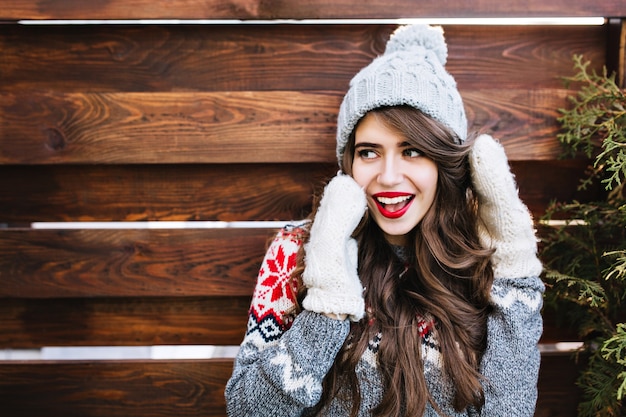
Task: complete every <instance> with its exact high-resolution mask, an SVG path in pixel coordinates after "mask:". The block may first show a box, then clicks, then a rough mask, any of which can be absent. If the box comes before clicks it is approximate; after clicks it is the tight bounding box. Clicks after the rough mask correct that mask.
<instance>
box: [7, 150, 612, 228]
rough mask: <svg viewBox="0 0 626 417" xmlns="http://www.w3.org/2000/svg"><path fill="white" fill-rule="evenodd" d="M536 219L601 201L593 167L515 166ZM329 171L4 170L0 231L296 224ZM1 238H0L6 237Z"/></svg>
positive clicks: (307, 167) (577, 163)
mask: <svg viewBox="0 0 626 417" xmlns="http://www.w3.org/2000/svg"><path fill="white" fill-rule="evenodd" d="M511 166H512V169H513V171H514V173H515V175H516V179H517V182H518V186H519V188H520V194H521V197H522V199H523V200H524V202H525V203H526V204H527V205H528V207H529V208H530V210H531V211H532V212H533V213H534V215H535V217H537V218H538V217H540V216H541V215H543V214H544V213H545V210H546V207H547V205H548V204H549V203H550V201H551V200H553V199H555V200H559V201H571V200H575V199H576V200H579V201H591V200H599V199H600V198H602V196H603V194H602V191H601V187H598V186H597V184H596V187H593V188H591V189H589V190H588V191H585V192H579V191H577V186H578V182H579V179H580V178H582V176H583V173H584V170H585V167H586V166H587V161H584V160H549V161H532V160H530V161H512V162H511ZM336 170H337V166H336V165H335V164H334V163H329V164H284V165H283V164H280V165H278V164H274V165H256V164H234V165H130V166H118V165H110V166H109V165H105V166H102V165H81V166H74V165H69V166H67V165H51V166H37V165H33V166H29V165H15V166H8V165H5V166H1V165H0V223H5V224H9V225H11V224H30V222H62V221H145V220H150V221H194V220H201V221H207V220H218V221H244V220H297V219H302V218H305V217H306V216H307V215H308V214H309V212H310V208H311V198H312V195H313V194H314V193H316V192H318V191H319V190H320V189H321V187H322V186H323V183H324V180H325V179H327V178H330V177H331V176H332V175H334V174H335V172H336ZM0 236H1V233H0Z"/></svg>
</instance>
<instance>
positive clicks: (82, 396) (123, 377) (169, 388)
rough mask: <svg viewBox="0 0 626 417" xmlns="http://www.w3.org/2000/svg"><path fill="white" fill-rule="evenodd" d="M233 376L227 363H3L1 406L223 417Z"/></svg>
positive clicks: (61, 412) (20, 410) (12, 410)
mask: <svg viewBox="0 0 626 417" xmlns="http://www.w3.org/2000/svg"><path fill="white" fill-rule="evenodd" d="M231 373H232V360H224V359H221V360H217V359H210V360H193V361H123V362H116V361H111V362H108V361H107V362H65V363H64V362H61V363H54V362H43V363H41V362H31V363H6V362H4V363H2V362H0V403H2V410H3V413H6V414H5V415H7V416H11V417H33V416H66V417H87V416H89V417H99V416H102V417H115V416H119V417H128V416H134V417H144V416H145V417H169V416H171V417H174V416H181V417H182V416H194V417H195V416H199V415H203V416H221V417H223V416H225V415H226V412H225V402H224V386H225V385H226V381H227V380H228V378H229V377H230V375H231ZM34 399H35V400H34Z"/></svg>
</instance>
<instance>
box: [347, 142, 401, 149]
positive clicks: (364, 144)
mask: <svg viewBox="0 0 626 417" xmlns="http://www.w3.org/2000/svg"><path fill="white" fill-rule="evenodd" d="M381 146H382V145H380V144H379V143H370V142H359V143H355V144H354V149H358V148H380V147H381ZM412 147H414V145H413V144H411V143H409V142H408V141H404V142H400V143H398V148H412Z"/></svg>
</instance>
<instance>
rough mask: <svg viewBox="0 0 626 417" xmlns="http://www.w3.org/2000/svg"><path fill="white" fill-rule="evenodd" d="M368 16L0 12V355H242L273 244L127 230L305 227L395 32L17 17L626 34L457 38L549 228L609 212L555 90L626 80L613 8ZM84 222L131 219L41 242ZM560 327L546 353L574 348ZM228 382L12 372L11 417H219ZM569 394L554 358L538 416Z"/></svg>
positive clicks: (121, 365) (37, 8) (53, 8)
mask: <svg viewBox="0 0 626 417" xmlns="http://www.w3.org/2000/svg"><path fill="white" fill-rule="evenodd" d="M292 3H293V4H292ZM296 3H297V4H296ZM370 3H371V2H368V3H367V5H365V3H362V2H357V1H348V0H340V1H333V2H332V3H326V2H322V1H312V0H311V1H302V2H281V3H280V4H276V5H274V4H272V3H271V2H255V1H231V2H221V1H220V2H217V1H206V2H197V1H191V0H186V1H180V2H177V4H176V7H175V8H174V7H172V6H171V3H170V2H168V1H164V0H151V1H145V0H124V1H119V0H109V1H104V2H103V1H99V2H93V3H92V2H85V3H84V4H82V3H81V4H80V5H78V3H76V2H75V1H71V0H58V1H54V2H40V1H33V0H5V1H3V5H2V10H0V20H2V21H3V23H2V24H0V52H1V54H2V59H0V281H1V285H0V349H30V348H40V347H42V346H103V345H104V346H150V345H205V344H208V345H236V344H238V343H239V342H240V341H241V338H242V337H243V332H244V330H245V324H246V311H247V308H248V304H249V300H250V295H251V292H252V289H253V286H254V282H255V279H256V273H257V269H258V266H259V264H260V261H261V259H262V256H263V254H264V251H265V247H266V246H265V245H266V242H267V239H268V238H269V237H270V236H271V235H272V234H273V230H272V229H267V228H258V227H257V228H251V229H243V228H234V227H223V228H213V229H207V228H203V227H200V226H202V225H204V224H205V223H195V224H196V225H197V227H193V224H192V227H187V228H183V229H172V228H168V227H165V226H162V227H158V224H157V227H150V228H128V227H126V225H128V224H130V223H129V222H138V221H139V222H145V221H152V222H157V221H184V222H192V221H202V222H244V221H252V220H253V221H285V220H292V219H300V218H302V217H304V216H305V215H306V214H307V212H308V210H309V209H310V201H311V195H312V194H313V193H314V192H315V191H316V190H318V189H319V187H320V185H321V184H322V183H323V181H324V180H325V179H327V178H329V177H330V176H331V175H333V173H334V172H335V170H336V163H335V160H334V159H335V156H334V127H335V122H336V112H337V109H338V106H339V102H340V100H341V97H342V94H343V93H344V92H345V90H346V88H347V83H348V81H349V80H350V78H351V77H352V75H353V74H354V73H355V72H356V71H358V69H360V68H361V67H362V66H364V65H366V64H367V63H368V62H369V61H370V60H371V59H372V58H373V57H374V56H376V55H377V54H378V53H381V52H382V51H383V49H384V44H385V41H386V39H387V37H388V35H389V33H391V31H392V30H393V29H394V28H395V25H394V24H390V23H388V22H387V23H375V22H365V23H363V22H362V23H361V24H339V23H336V24H331V23H328V22H327V23H323V24H322V23H316V22H314V21H313V22H307V23H306V24H291V23H286V22H283V23H279V24H267V23H266V22H257V23H256V24H255V23H254V22H248V23H245V24H235V23H232V22H230V23H229V22H223V21H220V22H216V23H215V24H210V25H201V24H192V23H190V22H187V24H179V25H169V24H164V23H162V22H161V23H158V22H156V23H152V24H89V25H67V24H65V25H64V24H61V25H51V24H48V25H24V24H18V23H17V21H18V20H21V19H35V20H38V19H105V20H106V19H220V20H223V19H244V20H246V19H252V20H264V21H265V20H271V19H318V18H323V19H339V18H360V19H372V18H386V19H391V18H398V17H459V16H488V17H498V16H500V17H502V16H505V17H506V16H513V15H514V16H559V15H568V16H605V17H612V18H614V19H613V20H611V22H612V23H611V24H610V25H604V26H543V25H534V26H510V25H499V26H490V25H477V26H464V25H446V26H445V27H444V29H445V32H446V37H447V39H448V43H449V63H448V69H449V71H450V72H451V73H452V74H453V75H454V76H455V78H456V80H457V82H458V85H459V88H460V89H461V92H462V95H463V96H464V98H465V104H466V106H467V111H468V116H469V119H470V122H471V124H472V127H473V128H474V129H488V130H490V131H492V132H493V133H494V135H495V136H497V137H498V138H499V139H500V140H501V141H502V142H503V143H504V145H505V147H506V150H507V153H508V155H509V157H510V159H511V161H512V166H513V169H514V171H515V173H516V175H517V179H518V183H519V186H520V191H521V194H522V197H523V198H524V199H525V201H526V202H527V203H528V205H529V207H530V208H531V210H532V211H533V212H534V213H535V214H536V216H540V215H541V214H542V213H543V211H544V210H545V207H546V205H547V203H548V202H549V201H550V200H551V199H554V198H558V199H571V198H574V197H576V198H579V199H581V200H585V199H590V198H594V197H596V196H597V195H598V190H592V191H590V192H587V193H585V194H580V193H578V192H577V191H576V183H577V178H578V176H579V173H580V172H581V170H582V169H583V168H584V166H585V161H561V160H558V155H559V146H558V144H557V142H556V140H555V133H556V131H557V129H558V125H557V123H556V122H555V117H556V116H557V111H556V109H557V108H559V107H563V106H565V105H566V99H565V97H566V95H567V93H568V91H566V90H565V89H564V86H563V84H562V82H561V80H560V78H559V77H561V76H563V75H568V74H570V73H571V72H572V61H571V55H572V54H574V53H582V54H584V55H585V57H586V58H587V59H590V60H592V61H593V66H594V67H595V68H596V69H599V68H600V67H601V66H602V65H603V64H605V63H608V64H610V65H611V66H612V67H613V68H616V69H621V68H623V41H621V40H622V39H623V33H624V31H623V23H622V17H623V15H624V12H626V10H624V8H623V7H622V4H621V3H622V2H621V1H618V0H614V1H604V2H590V3H587V2H583V1H567V2H566V1H564V0H561V1H556V2H551V3H550V4H549V5H548V4H547V2H544V1H538V0H532V1H525V2H522V1H513V2H508V3H504V2H498V1H488V0H481V1H478V2H474V3H473V4H472V5H471V7H470V5H469V4H466V3H465V2H462V1H458V2H453V3H454V5H455V6H457V7H451V5H450V4H449V3H450V2H447V3H446V5H445V7H444V5H443V4H439V3H437V2H418V1H409V0H391V1H386V2H374V3H375V4H370ZM476 3H477V4H476ZM592 3H593V4H592ZM597 3H601V4H597ZM607 45H609V47H607ZM621 75H623V71H622V72H621ZM84 221H90V222H121V223H116V225H117V227H114V228H113V229H109V228H106V229H105V228H96V229H87V228H78V229H73V228H70V227H64V226H63V225H61V226H60V227H58V228H54V229H35V228H32V227H31V224H32V223H33V222H84ZM160 224H161V225H165V223H160ZM546 321H547V324H548V326H547V329H546V334H545V336H544V342H545V343H550V342H554V341H558V340H569V339H568V338H569V337H570V336H567V333H566V332H565V333H564V332H562V331H561V330H559V329H555V328H553V327H551V326H550V317H546ZM231 369H232V359H229V358H227V359H206V360H193V361H188V360H128V361H0V404H2V410H3V413H4V411H6V412H7V413H8V414H7V415H11V416H33V415H64V416H108V417H111V416H128V415H133V416H138V417H141V416H146V417H148V416H175V415H177V416H186V415H189V416H191V415H209V416H224V415H225V411H224V400H223V387H224V384H225V382H226V380H227V379H228V377H229V375H230V372H231ZM575 377H576V368H575V366H574V365H573V364H572V362H571V360H570V358H569V357H568V356H567V355H563V354H560V355H559V354H546V355H544V360H543V364H542V369H541V378H540V398H539V406H538V411H537V416H572V415H575V402H574V401H573V398H575V396H576V395H577V392H576V388H575V386H574V379H575Z"/></svg>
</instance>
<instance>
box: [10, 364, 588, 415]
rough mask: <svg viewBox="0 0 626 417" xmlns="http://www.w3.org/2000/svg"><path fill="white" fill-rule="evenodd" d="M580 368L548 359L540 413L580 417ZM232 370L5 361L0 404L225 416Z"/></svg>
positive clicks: (46, 410)
mask: <svg viewBox="0 0 626 417" xmlns="http://www.w3.org/2000/svg"><path fill="white" fill-rule="evenodd" d="M579 369H580V368H578V366H577V364H576V363H574V362H573V360H572V359H571V358H570V357H569V356H566V355H556V356H554V355H549V356H543V357H542V363H541V369H540V372H539V398H538V401H537V411H536V413H535V416H537V417H572V416H575V415H576V413H575V410H576V401H575V400H574V399H575V398H577V397H578V396H579V390H578V389H577V388H576V386H575V383H574V381H575V379H576V376H577V375H578V372H579ZM231 370H232V361H231V360H195V361H124V362H114V361H111V362H108V361H107V362H62V363H55V362H51V363H38V362H34V363H6V362H4V363H2V362H0V403H2V404H3V410H5V411H7V412H9V413H10V415H11V416H14V417H21V416H25V417H26V416H27V417H31V416H33V415H64V416H77V417H84V416H93V417H97V416H103V417H104V416H106V417H115V416H120V417H126V416H128V415H133V416H137V417H142V416H146V417H148V416H150V417H168V416H172V417H173V416H197V415H208V416H225V415H226V414H225V408H224V407H225V405H224V404H225V401H224V397H223V395H224V394H223V392H224V391H223V389H224V386H225V385H226V381H227V380H228V378H229V377H230V375H231ZM33 398H37V399H38V400H37V401H33V400H32V399H33Z"/></svg>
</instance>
